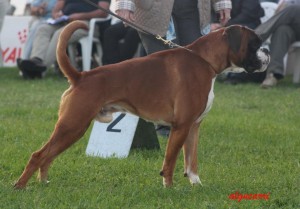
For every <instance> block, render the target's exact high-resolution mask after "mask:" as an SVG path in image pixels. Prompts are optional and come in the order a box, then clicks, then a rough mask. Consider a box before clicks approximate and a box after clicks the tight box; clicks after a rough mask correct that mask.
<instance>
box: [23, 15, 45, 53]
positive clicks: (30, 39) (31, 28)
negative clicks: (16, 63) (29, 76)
mask: <svg viewBox="0 0 300 209" xmlns="http://www.w3.org/2000/svg"><path fill="white" fill-rule="evenodd" d="M43 22H44V20H42V19H40V18H36V17H33V19H32V21H31V23H30V26H29V33H28V36H27V40H26V43H25V45H24V49H23V51H22V56H21V58H22V59H29V58H30V54H31V50H32V45H33V40H34V38H35V34H36V31H37V29H38V27H39V25H41V24H42V23H43Z"/></svg>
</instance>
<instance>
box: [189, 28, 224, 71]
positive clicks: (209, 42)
mask: <svg viewBox="0 0 300 209" xmlns="http://www.w3.org/2000/svg"><path fill="white" fill-rule="evenodd" d="M222 34H223V32H220V31H219V32H212V33H210V35H209V37H210V38H208V36H203V37H201V38H199V39H198V40H196V41H194V42H193V43H192V44H190V45H188V46H187V48H188V49H190V50H192V51H193V52H194V53H195V54H198V55H199V56H200V57H202V58H203V59H204V60H206V61H207V62H208V63H210V65H211V66H212V68H213V69H214V70H215V72H216V74H219V73H221V72H222V71H223V70H224V69H226V68H227V67H229V66H230V60H228V57H229V56H228V53H229V49H228V50H227V52H224V53H221V54H219V53H216V50H218V48H219V47H228V46H227V44H226V41H225V40H224V36H223V35H222ZM212 36H214V37H213V38H212ZM223 44H224V46H223ZM216 56H218V57H216Z"/></svg>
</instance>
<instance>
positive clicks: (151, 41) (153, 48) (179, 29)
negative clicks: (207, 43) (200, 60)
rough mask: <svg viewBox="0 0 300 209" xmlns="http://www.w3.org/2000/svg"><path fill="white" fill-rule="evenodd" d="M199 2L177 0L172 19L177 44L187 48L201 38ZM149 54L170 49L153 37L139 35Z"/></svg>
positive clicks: (194, 0)
mask: <svg viewBox="0 0 300 209" xmlns="http://www.w3.org/2000/svg"><path fill="white" fill-rule="evenodd" d="M197 4H198V1H197V0H185V1H183V0H175V1H174V5H173V10H172V18H173V22H174V26H175V32H176V43H177V44H179V45H181V46H185V45H187V44H190V43H192V42H193V41H195V40H196V39H197V38H199V37H200V36H201V32H200V31H201V30H200V23H199V12H198V6H197ZM139 35H140V37H141V40H142V43H143V46H144V48H145V50H146V52H147V54H152V53H154V52H157V51H161V50H166V49H169V47H168V46H167V45H165V44H164V43H163V42H162V41H161V40H157V39H156V38H155V37H154V36H152V35H147V34H144V33H141V32H140V33H139Z"/></svg>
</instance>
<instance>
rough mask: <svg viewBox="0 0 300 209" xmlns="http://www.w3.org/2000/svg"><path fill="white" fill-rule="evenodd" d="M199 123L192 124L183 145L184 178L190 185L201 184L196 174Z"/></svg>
mask: <svg viewBox="0 0 300 209" xmlns="http://www.w3.org/2000/svg"><path fill="white" fill-rule="evenodd" d="M199 126H200V124H199V123H194V124H193V125H192V127H191V129H190V133H189V135H188V138H187V140H186V141H185V142H184V145H183V153H184V176H187V177H188V178H189V179H190V182H191V184H201V185H202V183H201V181H200V178H199V176H198V174H197V169H198V166H197V165H198V159H197V158H198V156H197V149H198V138H199Z"/></svg>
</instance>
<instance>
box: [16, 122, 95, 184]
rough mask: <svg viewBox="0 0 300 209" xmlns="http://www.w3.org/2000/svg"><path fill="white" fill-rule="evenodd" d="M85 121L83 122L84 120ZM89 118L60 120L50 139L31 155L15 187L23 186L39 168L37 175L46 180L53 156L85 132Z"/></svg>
mask: <svg viewBox="0 0 300 209" xmlns="http://www.w3.org/2000/svg"><path fill="white" fill-rule="evenodd" d="M84 121H85V122H84ZM90 121H91V119H90V120H89V121H87V120H78V121H73V122H70V121H68V122H69V123H64V122H62V120H60V121H59V122H58V123H57V125H56V127H55V130H54V132H53V134H52V136H51V137H50V140H49V141H48V142H47V143H46V144H45V145H44V146H43V147H42V148H41V149H40V150H38V151H36V152H34V153H33V154H32V155H31V158H30V160H29V162H28V164H27V166H26V167H25V169H24V171H23V173H22V175H21V177H20V178H19V180H18V181H17V183H16V184H15V186H14V187H15V188H17V189H21V188H24V187H25V186H26V184H27V182H28V180H29V179H30V177H31V176H32V175H33V174H34V172H35V171H37V170H38V169H39V168H40V174H39V177H40V179H41V180H42V181H46V178H47V171H48V168H49V166H50V164H51V162H52V161H53V160H54V158H55V157H56V156H57V155H59V154H60V153H62V152H63V151H64V150H66V149H67V148H69V147H70V146H71V145H72V144H74V143H75V142H76V141H77V140H78V139H80V138H81V136H82V135H83V134H84V133H85V131H86V129H87V128H88V126H89V123H90Z"/></svg>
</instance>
